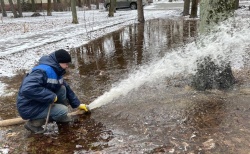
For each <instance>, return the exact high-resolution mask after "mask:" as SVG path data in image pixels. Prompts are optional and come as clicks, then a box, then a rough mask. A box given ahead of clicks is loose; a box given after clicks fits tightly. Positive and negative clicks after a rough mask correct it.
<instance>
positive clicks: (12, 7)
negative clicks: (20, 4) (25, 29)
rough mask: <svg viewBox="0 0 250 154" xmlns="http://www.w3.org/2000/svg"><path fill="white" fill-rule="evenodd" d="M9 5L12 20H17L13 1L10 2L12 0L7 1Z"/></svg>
mask: <svg viewBox="0 0 250 154" xmlns="http://www.w3.org/2000/svg"><path fill="white" fill-rule="evenodd" d="M9 4H10V8H11V10H12V13H13V15H14V18H17V17H18V15H17V12H16V10H15V8H14V4H13V1H12V0H9Z"/></svg>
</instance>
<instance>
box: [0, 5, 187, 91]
mask: <svg viewBox="0 0 250 154" xmlns="http://www.w3.org/2000/svg"><path fill="white" fill-rule="evenodd" d="M156 4H157V5H159V3H156ZM153 5H154V4H151V5H149V6H145V7H144V16H145V20H149V19H153V18H158V17H161V16H176V15H177V16H179V15H180V12H181V9H182V7H181V8H179V9H176V8H175V9H170V10H157V9H152V6H153ZM149 8H151V9H149ZM77 13H78V14H77V15H78V21H79V24H72V23H71V22H72V16H71V12H53V13H52V16H46V12H40V14H41V15H42V16H39V17H30V16H31V14H32V13H31V12H28V13H27V12H24V13H23V15H24V17H23V18H16V19H15V18H12V17H11V16H12V14H11V13H8V17H3V18H0V19H1V21H0V68H1V69H0V77H3V76H8V77H11V76H13V75H15V73H16V72H17V71H20V70H26V71H27V70H29V69H30V68H32V67H33V66H34V64H35V63H36V62H37V61H38V60H39V58H40V57H41V56H42V55H45V54H49V53H51V52H53V51H55V50H58V49H61V48H63V49H66V50H69V49H71V48H74V47H79V46H82V45H84V44H86V43H88V42H89V41H91V40H93V39H96V38H98V37H101V36H103V35H105V34H107V33H110V32H113V31H115V30H118V29H120V28H122V27H124V26H126V25H129V24H134V23H137V11H136V10H129V9H128V10H118V11H117V13H115V17H112V18H111V17H108V16H107V15H108V12H107V11H104V10H88V11H78V12H77ZM3 92H4V84H3V83H1V82H0V95H3Z"/></svg>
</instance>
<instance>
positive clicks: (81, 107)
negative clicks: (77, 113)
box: [79, 104, 90, 112]
mask: <svg viewBox="0 0 250 154" xmlns="http://www.w3.org/2000/svg"><path fill="white" fill-rule="evenodd" d="M79 108H80V109H81V110H84V111H85V112H90V109H89V107H88V105H86V104H80V106H79Z"/></svg>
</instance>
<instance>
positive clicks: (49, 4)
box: [47, 0, 52, 16]
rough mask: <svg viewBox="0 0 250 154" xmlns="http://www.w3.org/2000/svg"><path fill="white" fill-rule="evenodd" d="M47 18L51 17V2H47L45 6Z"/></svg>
mask: <svg viewBox="0 0 250 154" xmlns="http://www.w3.org/2000/svg"><path fill="white" fill-rule="evenodd" d="M47 16H52V5H51V0H48V5H47Z"/></svg>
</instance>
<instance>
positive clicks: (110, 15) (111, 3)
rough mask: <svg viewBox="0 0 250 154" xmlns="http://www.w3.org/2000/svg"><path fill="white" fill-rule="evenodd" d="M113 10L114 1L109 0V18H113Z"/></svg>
mask: <svg viewBox="0 0 250 154" xmlns="http://www.w3.org/2000/svg"><path fill="white" fill-rule="evenodd" d="M114 9H115V0H110V6H109V14H108V16H109V17H114Z"/></svg>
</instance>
